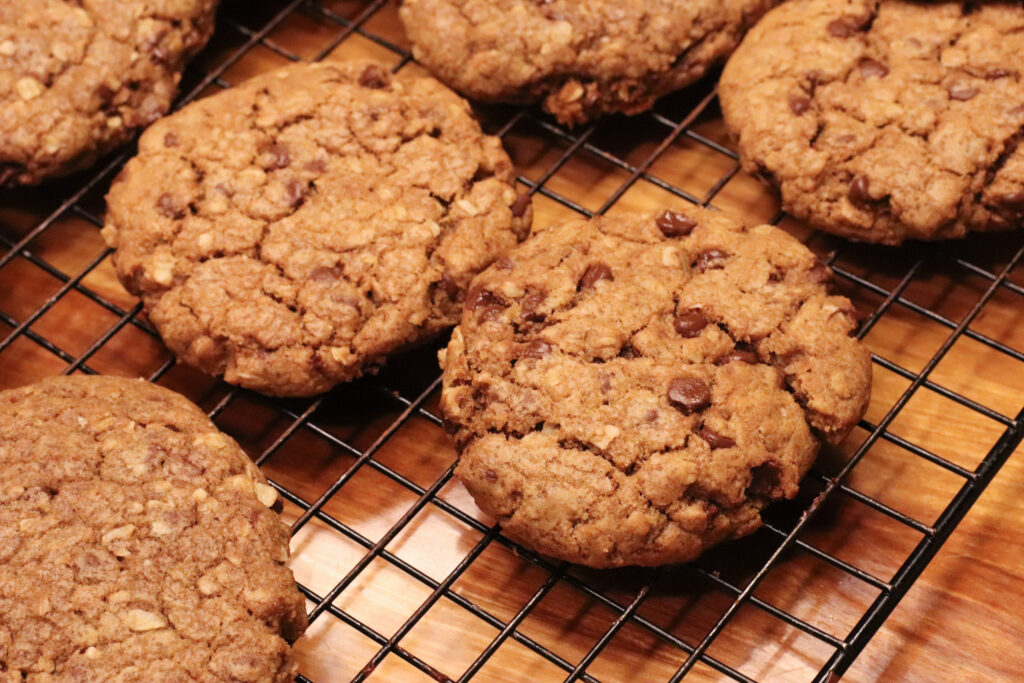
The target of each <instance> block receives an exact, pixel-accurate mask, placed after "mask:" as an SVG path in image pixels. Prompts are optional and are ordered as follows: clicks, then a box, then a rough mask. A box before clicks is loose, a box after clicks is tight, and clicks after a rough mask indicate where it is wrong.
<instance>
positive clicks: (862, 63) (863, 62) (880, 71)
mask: <svg viewBox="0 0 1024 683" xmlns="http://www.w3.org/2000/svg"><path fill="white" fill-rule="evenodd" d="M857 70H858V71H860V75H861V76H863V77H864V78H872V77H874V78H883V77H884V76H887V75H888V74H889V67H887V66H886V65H885V64H882V63H881V62H879V61H878V60H876V59H871V57H861V58H860V60H858V61H857Z"/></svg>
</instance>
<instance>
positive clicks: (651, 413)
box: [644, 410, 658, 422]
mask: <svg viewBox="0 0 1024 683" xmlns="http://www.w3.org/2000/svg"><path fill="white" fill-rule="evenodd" d="M657 420H658V411H657V410H648V411H647V412H646V413H644V422H657Z"/></svg>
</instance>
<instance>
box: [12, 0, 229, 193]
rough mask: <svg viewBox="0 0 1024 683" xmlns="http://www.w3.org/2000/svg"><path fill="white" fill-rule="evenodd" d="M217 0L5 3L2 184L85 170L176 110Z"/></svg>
mask: <svg viewBox="0 0 1024 683" xmlns="http://www.w3.org/2000/svg"><path fill="white" fill-rule="evenodd" d="M216 6H217V2H216V0H77V1H75V2H68V0H0V186H3V185H16V184H33V183H38V182H40V181H41V180H44V179H46V178H49V177H51V176H56V175H61V174H64V173H69V172H71V171H75V170H78V169H80V168H84V167H86V166H88V165H89V164H91V163H92V162H93V161H95V159H96V158H97V157H98V156H100V155H102V154H104V153H106V152H108V151H110V150H111V149H113V148H115V147H117V146H118V145H120V144H122V143H124V142H126V141H128V140H130V139H131V138H132V137H133V136H134V135H135V133H137V132H138V131H139V130H140V129H142V128H145V127H146V126H148V125H149V124H150V123H152V122H153V121H155V120H156V119H157V118H159V117H160V116H162V115H163V114H164V113H166V112H167V110H168V109H169V108H170V106H171V101H172V100H173V99H174V96H175V94H176V92H177V86H178V81H179V80H180V79H181V70H182V68H183V67H184V65H185V62H186V61H187V60H188V59H189V58H190V57H191V56H192V55H193V54H195V53H196V52H198V51H199V50H200V49H201V48H202V47H203V45H205V44H206V41H207V39H208V38H209V37H210V34H211V33H212V32H213V16H214V11H215V9H216Z"/></svg>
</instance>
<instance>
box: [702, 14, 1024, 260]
mask: <svg viewBox="0 0 1024 683" xmlns="http://www.w3.org/2000/svg"><path fill="white" fill-rule="evenodd" d="M1022 73H1024V6H1022V5H1021V3H1019V2H1013V3H1010V2H983V3H982V2H911V1H909V0H882V1H880V2H868V1H867V0H793V1H792V2H787V3H785V4H783V5H781V6H780V7H778V8H776V9H774V10H772V11H771V12H770V13H768V15H767V16H765V18H764V20H763V21H761V22H760V23H759V24H758V25H757V26H756V27H755V28H754V29H753V30H752V31H751V32H750V33H749V34H748V35H747V37H746V39H745V40H744V42H743V44H742V45H741V46H740V48H739V49H738V50H737V51H736V53H735V54H734V55H733V56H732V58H731V59H730V61H729V63H728V65H727V66H726V68H725V71H724V72H723V74H722V80H721V83H720V86H719V93H720V97H721V103H722V112H723V114H724V116H725V121H726V123H727V125H728V126H729V128H730V130H731V131H732V132H733V133H734V134H735V136H736V138H737V140H738V147H739V152H740V156H741V158H742V160H743V164H744V166H745V168H746V169H747V170H749V171H751V172H755V173H759V174H760V175H761V176H763V177H764V178H766V179H768V180H769V181H770V182H772V183H774V184H775V185H777V186H778V187H779V189H780V191H781V194H782V202H783V206H784V208H785V209H786V210H787V211H788V212H790V213H791V214H793V215H794V216H796V217H797V218H799V219H802V220H804V221H807V222H808V223H809V224H810V225H812V226H814V227H816V228H819V229H821V230H826V231H828V232H832V233H835V234H837V235H841V236H843V237H847V238H851V239H856V240H862V241H865V242H880V243H884V244H899V243H901V242H903V241H904V240H908V239H913V240H934V239H947V238H955V237H963V236H964V235H966V234H967V233H968V232H970V231H983V230H999V229H1006V228H1015V227H1020V225H1021V219H1022V218H1024V150H1022V149H1021V147H1020V142H1021V140H1022V139H1024V80H1022Z"/></svg>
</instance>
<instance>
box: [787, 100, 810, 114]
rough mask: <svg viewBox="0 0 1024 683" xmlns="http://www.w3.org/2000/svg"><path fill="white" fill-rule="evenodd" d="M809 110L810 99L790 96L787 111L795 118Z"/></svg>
mask: <svg viewBox="0 0 1024 683" xmlns="http://www.w3.org/2000/svg"><path fill="white" fill-rule="evenodd" d="M810 108H811V98H810V97H807V96H806V95H790V96H789V110H790V111H791V112H793V113H794V114H796V115H797V116H800V115H802V114H803V113H804V112H805V111H807V110H808V109H810Z"/></svg>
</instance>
